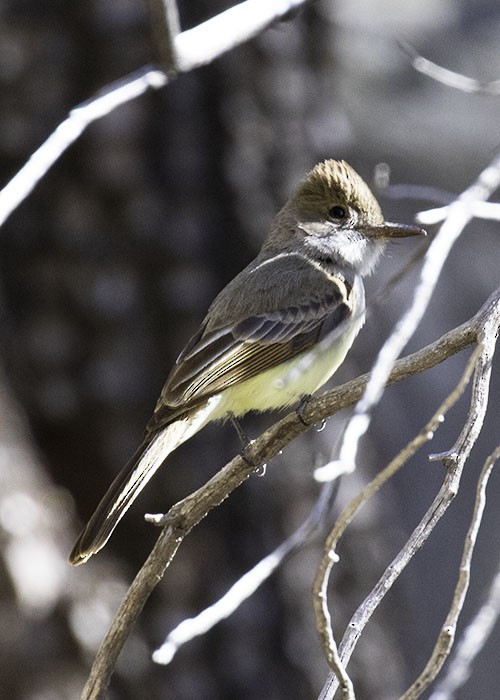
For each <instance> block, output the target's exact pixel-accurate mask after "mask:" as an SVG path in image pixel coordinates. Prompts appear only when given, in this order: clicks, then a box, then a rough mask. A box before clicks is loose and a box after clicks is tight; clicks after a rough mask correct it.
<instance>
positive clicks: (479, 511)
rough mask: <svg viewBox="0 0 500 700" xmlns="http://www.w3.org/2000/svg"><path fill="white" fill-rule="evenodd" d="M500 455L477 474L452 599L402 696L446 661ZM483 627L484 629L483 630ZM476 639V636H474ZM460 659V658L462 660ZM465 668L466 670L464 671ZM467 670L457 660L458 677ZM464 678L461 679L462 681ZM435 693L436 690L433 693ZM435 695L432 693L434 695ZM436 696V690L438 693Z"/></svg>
mask: <svg viewBox="0 0 500 700" xmlns="http://www.w3.org/2000/svg"><path fill="white" fill-rule="evenodd" d="M499 458H500V447H497V449H496V450H495V451H494V452H493V454H491V455H490V456H489V457H488V459H487V460H486V462H485V464H484V467H483V469H482V471H481V474H480V476H479V480H478V484H477V489H476V499H475V503H474V512H473V514H472V519H471V523H470V526H469V530H468V532H467V535H466V538H465V545H464V551H463V555H462V561H461V563H460V570H459V575H458V581H457V585H456V587H455V592H454V595H453V601H452V604H451V607H450V611H449V613H448V615H447V617H446V620H445V622H444V624H443V626H442V628H441V632H440V633H439V636H438V639H437V642H436V645H435V647H434V650H433V652H432V654H431V657H430V659H429V661H428V662H427V664H426V667H425V669H424V670H423V671H422V673H421V674H420V676H419V677H418V678H417V679H416V680H415V682H414V683H413V684H412V685H411V686H410V688H408V690H407V691H406V693H404V694H403V695H402V696H401V700H417V698H419V697H420V696H421V695H422V693H423V692H424V691H425V690H426V689H427V688H428V687H429V685H430V684H431V683H432V681H433V680H434V679H435V678H436V676H437V674H438V673H439V671H440V670H441V668H442V666H443V664H444V662H445V661H446V659H447V657H448V655H449V653H450V651H451V648H452V646H453V641H454V639H455V634H456V629H457V623H458V618H459V616H460V613H461V612H462V608H463V605H464V602H465V597H466V595H467V590H468V588H469V582H470V571H471V561H472V555H473V553H474V547H475V545H476V540H477V534H478V532H479V527H480V525H481V521H482V518H483V513H484V508H485V505H486V486H487V485H488V480H489V478H490V474H491V472H492V470H493V467H494V465H495V462H496V461H497V460H498V459H499ZM484 631H486V630H484ZM476 642H477V640H476ZM480 648H481V645H476V644H475V645H474V649H473V650H472V649H471V651H472V656H471V657H470V658H469V664H468V667H469V668H470V663H471V661H472V659H473V658H474V656H475V654H476V653H477V650H479V649H480ZM461 661H463V659H462V660H461ZM464 672H465V673H464ZM467 676H468V673H467V671H466V667H465V665H463V664H462V663H460V677H461V678H462V679H464V680H465V679H466V678H467ZM462 682H463V681H462ZM434 695H436V694H434ZM434 695H433V696H432V697H434ZM437 697H439V692H438V693H437Z"/></svg>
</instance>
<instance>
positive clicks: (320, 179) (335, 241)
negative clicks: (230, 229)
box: [260, 160, 422, 276]
mask: <svg viewBox="0 0 500 700" xmlns="http://www.w3.org/2000/svg"><path fill="white" fill-rule="evenodd" d="M420 233H422V230H421V229H419V228H417V227H415V226H403V225H401V224H390V223H388V222H386V221H384V216H383V214H382V210H381V208H380V205H379V203H378V202H377V200H376V199H375V196H374V195H373V193H372V191H371V190H370V188H369V187H368V185H367V184H366V182H365V181H364V180H363V179H362V178H361V177H360V176H359V175H358V173H357V172H356V171H355V170H354V169H353V168H351V166H350V165H348V164H347V163H346V162H345V161H343V160H325V161H323V162H322V163H318V165H316V166H315V167H314V168H313V169H312V170H311V171H310V172H309V173H308V174H307V176H306V178H305V180H304V181H303V182H302V183H301V184H300V185H299V187H298V189H297V190H296V192H295V194H294V195H293V196H292V198H291V199H290V200H289V201H288V202H287V203H286V204H285V206H284V207H283V208H282V209H281V211H279V212H278V214H277V215H276V217H275V218H274V221H273V224H272V226H271V231H270V232H269V235H268V237H267V239H266V241H265V242H264V244H263V246H262V250H261V254H260V255H261V256H262V257H266V256H269V255H274V254H276V253H277V252H278V253H287V252H295V253H297V252H300V253H303V254H305V255H306V256H308V257H311V258H312V259H314V260H317V261H320V262H328V263H329V264H332V265H334V266H338V267H340V268H342V269H344V270H351V271H352V272H354V273H357V274H359V275H362V276H363V275H367V274H369V273H370V272H371V271H372V270H373V269H374V267H375V265H376V263H377V261H378V260H379V258H380V256H381V254H382V252H383V250H384V246H385V244H386V242H387V241H388V240H390V239H391V238H401V237H406V236H414V235H418V234H420Z"/></svg>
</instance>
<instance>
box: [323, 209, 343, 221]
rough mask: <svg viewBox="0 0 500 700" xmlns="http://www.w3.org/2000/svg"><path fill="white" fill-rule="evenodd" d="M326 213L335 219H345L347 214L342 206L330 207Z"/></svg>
mask: <svg viewBox="0 0 500 700" xmlns="http://www.w3.org/2000/svg"><path fill="white" fill-rule="evenodd" d="M328 213H329V214H330V216H331V217H332V219H337V221H338V220H340V219H345V217H346V216H347V211H346V210H345V209H344V207H339V206H336V207H332V208H331V209H330V211H329V212H328Z"/></svg>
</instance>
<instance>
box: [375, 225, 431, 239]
mask: <svg viewBox="0 0 500 700" xmlns="http://www.w3.org/2000/svg"><path fill="white" fill-rule="evenodd" d="M363 233H364V235H365V236H368V237H369V238H407V237H408V236H426V235H427V233H426V231H424V229H423V228H420V227H419V226H409V225H407V224H391V223H390V222H389V221H384V223H383V224H377V225H375V226H366V227H363Z"/></svg>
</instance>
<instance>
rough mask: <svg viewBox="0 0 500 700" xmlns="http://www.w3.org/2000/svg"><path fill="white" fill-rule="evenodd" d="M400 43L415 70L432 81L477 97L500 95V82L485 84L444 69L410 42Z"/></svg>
mask: <svg viewBox="0 0 500 700" xmlns="http://www.w3.org/2000/svg"><path fill="white" fill-rule="evenodd" d="M398 43H399V45H400V47H401V48H402V49H403V51H404V52H405V53H406V55H407V56H408V57H409V58H410V59H411V65H412V66H413V68H415V70H416V71H418V72H419V73H422V74H423V75H427V76H428V77H429V78H432V80H436V81H437V82H438V83H442V84H443V85H447V86H448V87H452V88H455V89H456V90H460V91H461V92H468V93H474V94H476V95H492V96H497V95H500V80H492V81H489V82H484V81H482V80H476V79H475V78H468V77H467V76H466V75H462V74H461V73H455V71H451V70H448V68H443V67H442V66H439V65H438V64H437V63H433V62H432V61H429V60H428V59H427V58H424V57H423V56H421V55H420V54H419V53H418V51H417V50H416V49H415V48H414V47H413V46H412V45H411V44H410V43H409V42H407V41H403V40H401V41H399V42H398Z"/></svg>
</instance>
